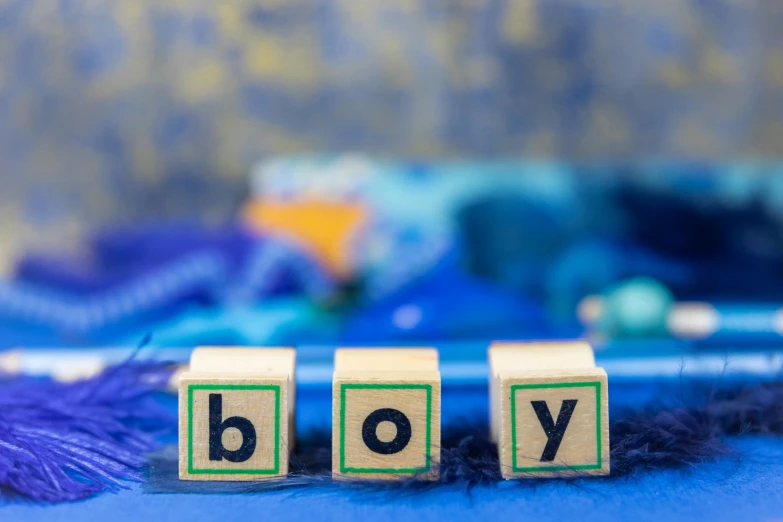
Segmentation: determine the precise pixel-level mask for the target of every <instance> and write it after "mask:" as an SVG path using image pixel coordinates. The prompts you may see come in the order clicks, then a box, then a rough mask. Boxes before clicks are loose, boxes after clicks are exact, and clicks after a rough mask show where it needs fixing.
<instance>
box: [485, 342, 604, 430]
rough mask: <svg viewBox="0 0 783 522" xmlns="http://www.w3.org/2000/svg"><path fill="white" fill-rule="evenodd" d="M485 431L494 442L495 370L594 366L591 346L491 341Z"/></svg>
mask: <svg viewBox="0 0 783 522" xmlns="http://www.w3.org/2000/svg"><path fill="white" fill-rule="evenodd" d="M487 358H488V361H489V373H490V375H489V415H490V419H489V432H490V438H491V439H492V440H493V441H494V442H495V443H498V442H499V440H498V437H499V435H500V395H499V394H498V390H499V389H500V387H499V381H498V379H497V376H498V373H499V372H501V371H506V372H513V371H533V370H549V369H554V368H557V369H568V368H595V355H594V354H593V348H592V347H591V346H590V344H589V343H587V342H586V341H560V342H557V341H556V342H535V343H532V342H529V343H522V342H494V343H492V344H491V345H490V347H489V353H488V357H487Z"/></svg>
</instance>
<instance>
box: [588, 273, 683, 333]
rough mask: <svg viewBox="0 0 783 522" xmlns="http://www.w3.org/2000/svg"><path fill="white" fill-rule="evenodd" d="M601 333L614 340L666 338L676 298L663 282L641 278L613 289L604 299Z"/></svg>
mask: <svg viewBox="0 0 783 522" xmlns="http://www.w3.org/2000/svg"><path fill="white" fill-rule="evenodd" d="M602 301H603V306H602V308H603V309H602V314H601V318H600V319H599V321H598V324H597V329H598V331H600V332H601V333H603V334H606V335H607V336H609V337H611V338H623V337H654V338H655V337H662V336H664V335H666V333H667V332H666V320H667V318H668V315H669V310H670V309H671V307H672V304H673V303H674V296H672V293H671V292H670V291H669V289H668V288H667V287H666V286H664V285H663V284H661V283H660V282H659V281H657V280H655V279H652V278H649V277H637V278H633V279H630V280H627V281H623V282H622V283H619V284H617V285H614V286H612V287H610V288H609V289H608V290H607V291H606V293H605V294H604V296H603V300H602Z"/></svg>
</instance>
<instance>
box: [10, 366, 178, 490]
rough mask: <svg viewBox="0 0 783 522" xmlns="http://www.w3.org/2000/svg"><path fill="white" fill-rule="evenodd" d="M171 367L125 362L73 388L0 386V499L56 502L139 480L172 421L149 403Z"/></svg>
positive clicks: (35, 383) (33, 382)
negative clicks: (151, 453) (160, 438)
mask: <svg viewBox="0 0 783 522" xmlns="http://www.w3.org/2000/svg"><path fill="white" fill-rule="evenodd" d="M170 375H171V369H170V368H168V367H167V366H166V365H165V364H162V363H141V362H131V361H129V362H127V363H125V364H122V365H119V366H115V367H113V368H110V369H109V370H107V371H105V372H103V373H102V374H101V375H99V376H97V377H95V378H92V379H87V380H83V381H78V382H74V383H58V382H53V381H49V380H42V379H34V378H30V377H21V378H13V379H8V380H6V381H5V382H3V381H0V493H2V495H3V496H6V497H20V496H21V497H26V498H28V499H32V500H37V501H45V502H61V501H68V500H79V499H83V498H87V497H89V496H92V495H94V494H95V493H98V492H101V491H116V490H117V489H120V488H123V487H126V485H127V483H128V482H129V481H135V482H138V481H140V480H142V476H141V470H142V469H143V468H144V466H145V465H146V462H147V461H146V455H147V454H148V453H149V452H151V451H153V450H154V449H156V447H157V446H158V444H157V442H156V441H157V439H158V436H159V435H161V434H163V433H165V432H172V431H176V415H175V414H174V413H173V412H171V411H170V410H169V409H168V408H165V407H164V406H163V405H162V404H161V403H160V402H159V401H158V400H156V398H155V394H156V392H159V391H160V390H161V389H162V388H163V387H164V386H165V385H166V382H167V381H168V379H169V377H170Z"/></svg>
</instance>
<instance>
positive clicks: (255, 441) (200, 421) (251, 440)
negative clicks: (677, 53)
mask: <svg viewBox="0 0 783 522" xmlns="http://www.w3.org/2000/svg"><path fill="white" fill-rule="evenodd" d="M224 350H225V353H222V352H223V351H224ZM267 350H268V349H266V348H253V349H249V348H242V349H240V348H228V349H227V348H198V349H197V350H195V351H194V354H193V355H194V356H193V357H191V363H190V371H186V372H183V373H182V375H181V377H180V380H179V477H180V479H182V480H222V481H225V480H260V479H266V478H274V477H279V476H283V475H286V474H287V473H288V453H289V449H290V445H289V440H293V438H292V436H293V433H292V432H293V429H292V428H293V426H292V423H291V419H292V413H293V393H292V390H293V366H294V358H295V354H294V350H293V349H269V353H268V354H265V352H266V351H267ZM217 352H221V353H220V354H218V353H217ZM267 356H268V358H267ZM265 359H266V362H263V361H264V360H265ZM289 437H291V438H290V439H289Z"/></svg>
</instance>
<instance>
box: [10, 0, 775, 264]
mask: <svg viewBox="0 0 783 522" xmlns="http://www.w3.org/2000/svg"><path fill="white" fill-rule="evenodd" d="M781 29H783V2H778V1H772V0H710V1H704V0H656V1H647V2H640V1H638V0H394V1H381V0H377V1H375V0H373V1H358V0H263V1H262V0H231V1H229V0H226V1H217V0H178V1H174V0H166V1H160V0H0V114H2V117H1V118H0V181H1V182H2V186H3V189H2V191H0V223H2V224H0V237H3V238H4V246H3V244H2V243H0V248H5V249H6V250H7V251H8V250H10V249H16V248H18V245H19V239H18V238H20V237H21V238H24V240H25V241H33V240H35V241H43V242H56V243H64V242H67V241H69V238H71V237H72V236H73V235H74V234H75V233H76V232H77V231H78V230H79V228H80V227H82V226H83V225H84V223H91V222H95V221H98V220H100V221H105V220H107V219H129V218H135V217H138V216H139V215H141V214H143V213H147V212H148V213H152V214H153V215H171V214H177V213H180V212H185V211H188V210H190V211H192V212H196V213H200V212H204V213H206V214H209V215H224V214H225V213H226V212H228V209H229V208H230V207H231V205H232V204H233V203H234V202H236V201H237V200H239V199H240V198H241V197H242V190H243V187H244V179H243V178H244V176H245V174H246V173H247V171H248V169H249V167H250V166H251V164H252V163H253V162H255V161H256V160H257V159H259V158H261V157H265V156H268V155H270V154H288V153H297V152H304V151H313V150H315V151H340V150H358V151H365V152H369V153H378V154H382V155H385V156H389V155H402V156H427V157H440V156H457V155H458V156H488V155H498V154H499V155H506V156H508V155H515V156H516V155H522V154H531V155H556V156H566V157H585V156H589V157H596V156H598V157H617V156H625V157H628V156H640V155H641V156H648V155H670V156H671V155H674V156H679V155H688V156H700V157H713V156H726V155H730V156H734V155H747V154H758V153H761V154H778V153H779V152H780V150H781V145H782V144H783V30H781ZM30 230H35V234H31V233H30ZM31 238H34V239H31Z"/></svg>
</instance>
